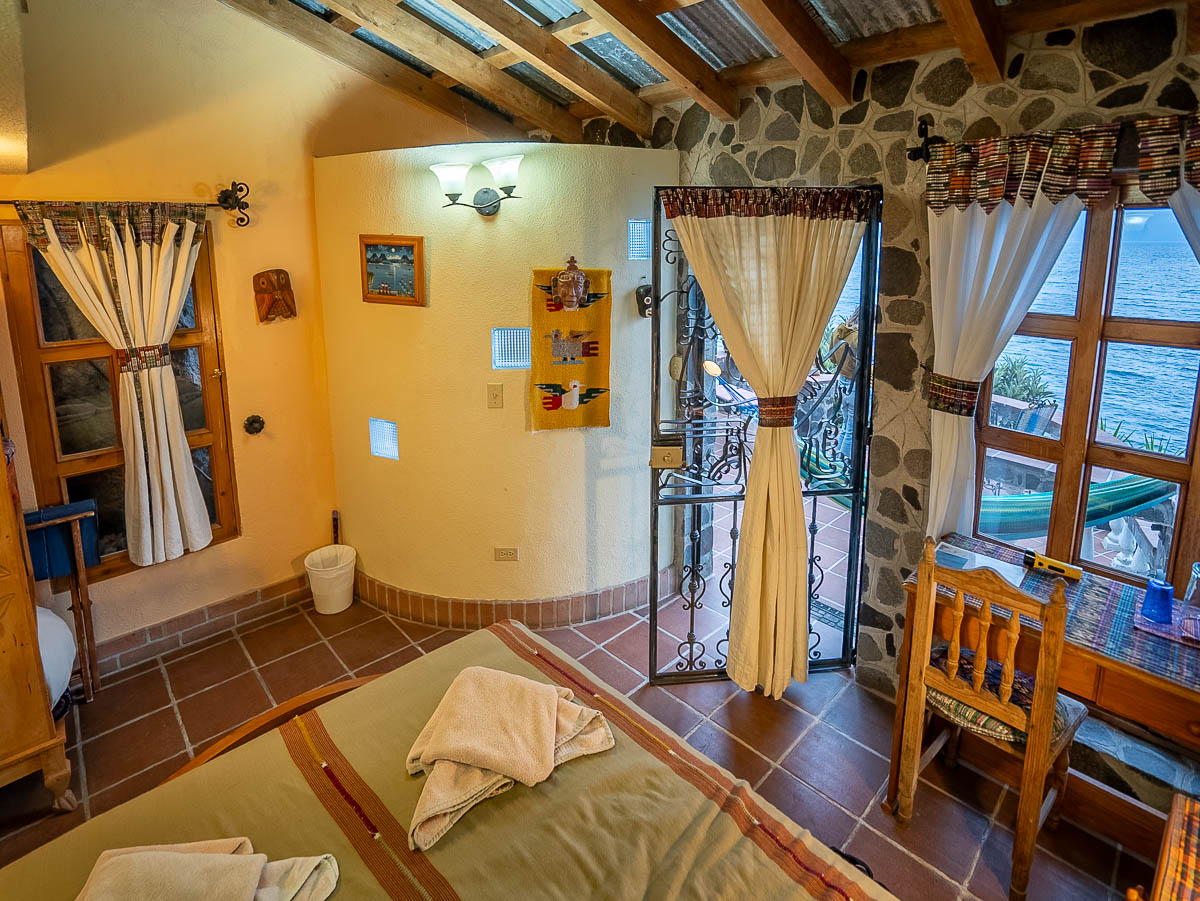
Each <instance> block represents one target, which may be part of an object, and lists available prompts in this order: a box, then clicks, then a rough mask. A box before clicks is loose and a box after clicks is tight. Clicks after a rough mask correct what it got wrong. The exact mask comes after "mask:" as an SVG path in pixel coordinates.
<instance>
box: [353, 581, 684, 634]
mask: <svg viewBox="0 0 1200 901" xmlns="http://www.w3.org/2000/svg"><path fill="white" fill-rule="evenodd" d="M678 590H679V577H678V571H677V570H676V569H675V567H667V568H665V569H663V570H660V571H659V573H658V596H659V598H661V599H666V598H669V597H671V596H672V595H674V594H675V593H676V592H677V591H678ZM354 594H355V596H356V597H357V598H358V599H359V600H361V601H362V602H363V603H365V604H369V605H370V606H372V607H375V608H377V609H379V610H382V611H384V612H385V613H390V614H391V615H392V616H398V617H400V618H401V619H408V620H415V621H416V622H419V623H425V624H426V625H430V626H441V627H442V628H444V629H482V628H486V627H487V626H490V625H492V623H498V622H501V621H503V620H506V619H515V620H517V621H518V622H521V623H524V624H525V625H526V626H528V627H529V628H530V629H553V628H558V627H560V626H573V625H577V624H579V623H589V622H592V621H593V620H597V619H603V618H605V617H607V616H613V615H615V614H618V613H624V612H625V611H627V610H636V609H637V608H638V607H644V606H645V605H646V604H648V603H649V602H650V577H649V576H643V577H642V578H640V579H633V580H631V581H629V582H624V583H622V584H620V585H613V586H610V587H608V588H600V589H597V590H596V591H588V592H584V593H582V594H576V595H570V596H568V597H561V598H546V599H543V600H536V601H490V600H467V599H463V598H442V597H435V596H433V595H428V594H420V593H419V592H415V591H407V590H405V589H403V588H397V587H396V586H394V585H388V584H387V583H386V582H382V581H380V580H379V579H376V578H374V577H373V576H369V575H367V574H366V573H364V572H362V571H361V570H358V571H356V572H355V574H354Z"/></svg>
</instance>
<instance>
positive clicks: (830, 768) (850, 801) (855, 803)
mask: <svg viewBox="0 0 1200 901" xmlns="http://www.w3.org/2000/svg"><path fill="white" fill-rule="evenodd" d="M722 709H724V708H722ZM783 767H784V769H786V770H787V771H788V772H790V773H791V774H792V775H793V776H796V777H798V778H799V779H801V780H803V781H804V782H807V783H808V784H809V785H811V786H812V787H813V788H815V789H817V790H818V791H820V792H822V793H823V794H825V795H826V796H827V797H829V798H832V799H833V800H834V801H837V802H838V803H839V804H841V805H842V806H843V807H845V808H846V809H847V810H849V811H850V812H851V813H853V814H854V815H855V816H861V815H862V813H863V812H864V811H865V810H866V809H867V808H868V807H869V806H870V805H871V802H872V801H873V800H874V798H875V794H876V792H878V791H879V789H880V788H882V787H883V784H884V783H885V782H886V781H887V776H888V762H887V761H886V760H884V759H883V758H882V757H880V756H879V755H878V754H874V753H872V752H871V751H868V750H867V749H866V748H864V747H862V746H861V745H857V744H855V743H854V742H852V741H850V740H849V739H847V738H845V737H844V736H843V735H841V734H839V733H838V732H836V731H834V730H833V729H831V728H829V727H828V726H826V725H825V724H824V723H818V724H817V725H816V726H814V727H813V728H812V729H811V730H809V732H808V733H807V734H806V735H805V736H804V737H803V738H802V739H800V743H799V744H797V745H796V747H795V748H793V749H792V751H791V753H789V754H788V756H787V757H785V758H784V759H783Z"/></svg>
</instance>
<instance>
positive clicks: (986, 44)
mask: <svg viewBox="0 0 1200 901" xmlns="http://www.w3.org/2000/svg"><path fill="white" fill-rule="evenodd" d="M937 3H938V7H939V8H940V9H941V11H942V18H943V19H945V20H946V25H947V27H949V29H950V33H951V34H952V35H954V43H955V44H957V45H958V49H959V52H961V53H962V56H963V59H964V60H965V61H966V63H967V68H968V69H970V71H971V75H972V77H973V78H974V79H975V81H976V82H977V83H979V84H990V83H992V82H996V81H999V80H1000V78H1001V77H1002V75H1003V72H1004V55H1005V51H1006V49H1007V47H1008V42H1007V40H1006V38H1005V37H1004V31H1003V30H1002V29H1001V27H1000V15H999V13H997V11H996V4H995V3H994V2H993V0H937Z"/></svg>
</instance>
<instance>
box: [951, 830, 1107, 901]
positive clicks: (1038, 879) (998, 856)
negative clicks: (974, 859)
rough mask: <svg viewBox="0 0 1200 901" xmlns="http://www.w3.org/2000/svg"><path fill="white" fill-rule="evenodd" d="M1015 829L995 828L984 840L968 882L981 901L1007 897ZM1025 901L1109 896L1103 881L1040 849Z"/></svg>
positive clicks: (1081, 900) (1077, 900) (1087, 900)
mask: <svg viewBox="0 0 1200 901" xmlns="http://www.w3.org/2000/svg"><path fill="white" fill-rule="evenodd" d="M1012 838H1013V837H1012V833H1011V832H1009V831H1008V830H1007V829H1002V828H999V827H997V828H994V829H993V830H992V831H991V834H990V835H988V838H987V841H986V842H985V843H984V846H983V851H982V853H981V854H980V856H979V863H978V864H977V865H976V867H975V872H974V873H973V874H972V876H971V881H970V883H969V885H968V888H969V889H970V891H971V893H972V894H974V895H976V896H977V897H979V898H980V901H1007V898H1008V888H1009V882H1010V880H1011V876H1012ZM1025 897H1026V901H1061V899H1067V898H1070V899H1071V901H1091V899H1096V901H1101V899H1107V898H1109V897H1110V895H1109V890H1108V888H1107V886H1106V885H1102V884H1100V883H1099V882H1097V881H1096V880H1094V879H1092V878H1091V877H1090V876H1087V875H1085V874H1083V873H1081V872H1080V871H1079V870H1076V869H1075V868H1074V867H1071V866H1068V865H1067V864H1065V863H1063V862H1062V861H1061V860H1059V859H1058V858H1056V857H1054V856H1052V855H1051V854H1049V853H1047V852H1046V851H1045V850H1044V849H1041V848H1039V849H1037V850H1036V851H1035V852H1034V855H1033V865H1032V866H1031V867H1030V870H1029V889H1028V894H1026V896H1025Z"/></svg>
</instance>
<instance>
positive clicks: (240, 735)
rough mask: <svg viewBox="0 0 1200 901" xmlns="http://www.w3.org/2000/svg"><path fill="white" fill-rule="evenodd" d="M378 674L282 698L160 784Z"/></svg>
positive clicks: (374, 677) (352, 689) (351, 689)
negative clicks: (278, 702)
mask: <svg viewBox="0 0 1200 901" xmlns="http://www.w3.org/2000/svg"><path fill="white" fill-rule="evenodd" d="M380 675H381V674H380V673H376V674H375V675H374V676H362V677H361V678H358V679H346V680H345V681H342V682H334V683H333V684H332V685H324V686H322V687H320V688H314V689H312V690H311V691H306V692H304V694H301V695H296V697H294V698H292V699H291V700H288V701H284V702H283V703H282V704H280V705H278V706H276V707H272V708H271V709H270V710H268V711H266V712H265V713H260V714H259V715H258V716H256V717H255V718H254V719H252V720H250V721H249V722H247V723H243V724H242V725H241V726H239V727H238V728H237V729H234V730H233V731H232V732H230V733H229V734H228V735H226V736H225V737H224V738H222V739H221V740H220V741H217V742H214V743H213V744H211V745H209V746H208V747H207V748H205V749H204V750H203V751H202V752H201V753H199V754H197V755H196V756H195V757H193V758H192V759H191V760H189V761H188V762H187V763H185V764H184V765H183V766H181V767H180V768H179V769H178V770H176V771H175V772H174V773H172V774H171V775H170V776H168V777H167V778H166V779H164V780H163V783H164V784H165V783H167V782H170V781H171V780H172V779H176V778H178V777H179V776H182V775H183V774H184V773H189V772H191V771H192V770H194V769H196V768H197V767H199V766H202V765H203V764H206V763H208V762H209V761H210V760H212V759H214V758H216V757H220V756H221V755H222V754H224V753H225V752H226V751H231V750H233V749H234V748H236V747H238V746H239V745H244V744H245V743H246V742H248V741H250V739H252V738H257V737H258V736H260V735H264V734H266V733H267V732H271V731H272V730H274V729H278V728H279V727H280V726H282V725H283V724H284V723H286V722H287V721H288V720H290V719H291V718H292V717H295V716H299V715H300V714H302V713H305V712H306V711H309V710H312V709H313V708H314V707H318V706H320V705H321V704H324V703H325V702H326V701H329V700H332V699H333V698H336V697H338V696H339V695H344V694H345V693H346V692H348V691H354V689H356V688H360V687H362V686H363V685H366V684H367V683H368V682H372V681H374V680H375V679H378V678H379V676H380Z"/></svg>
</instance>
